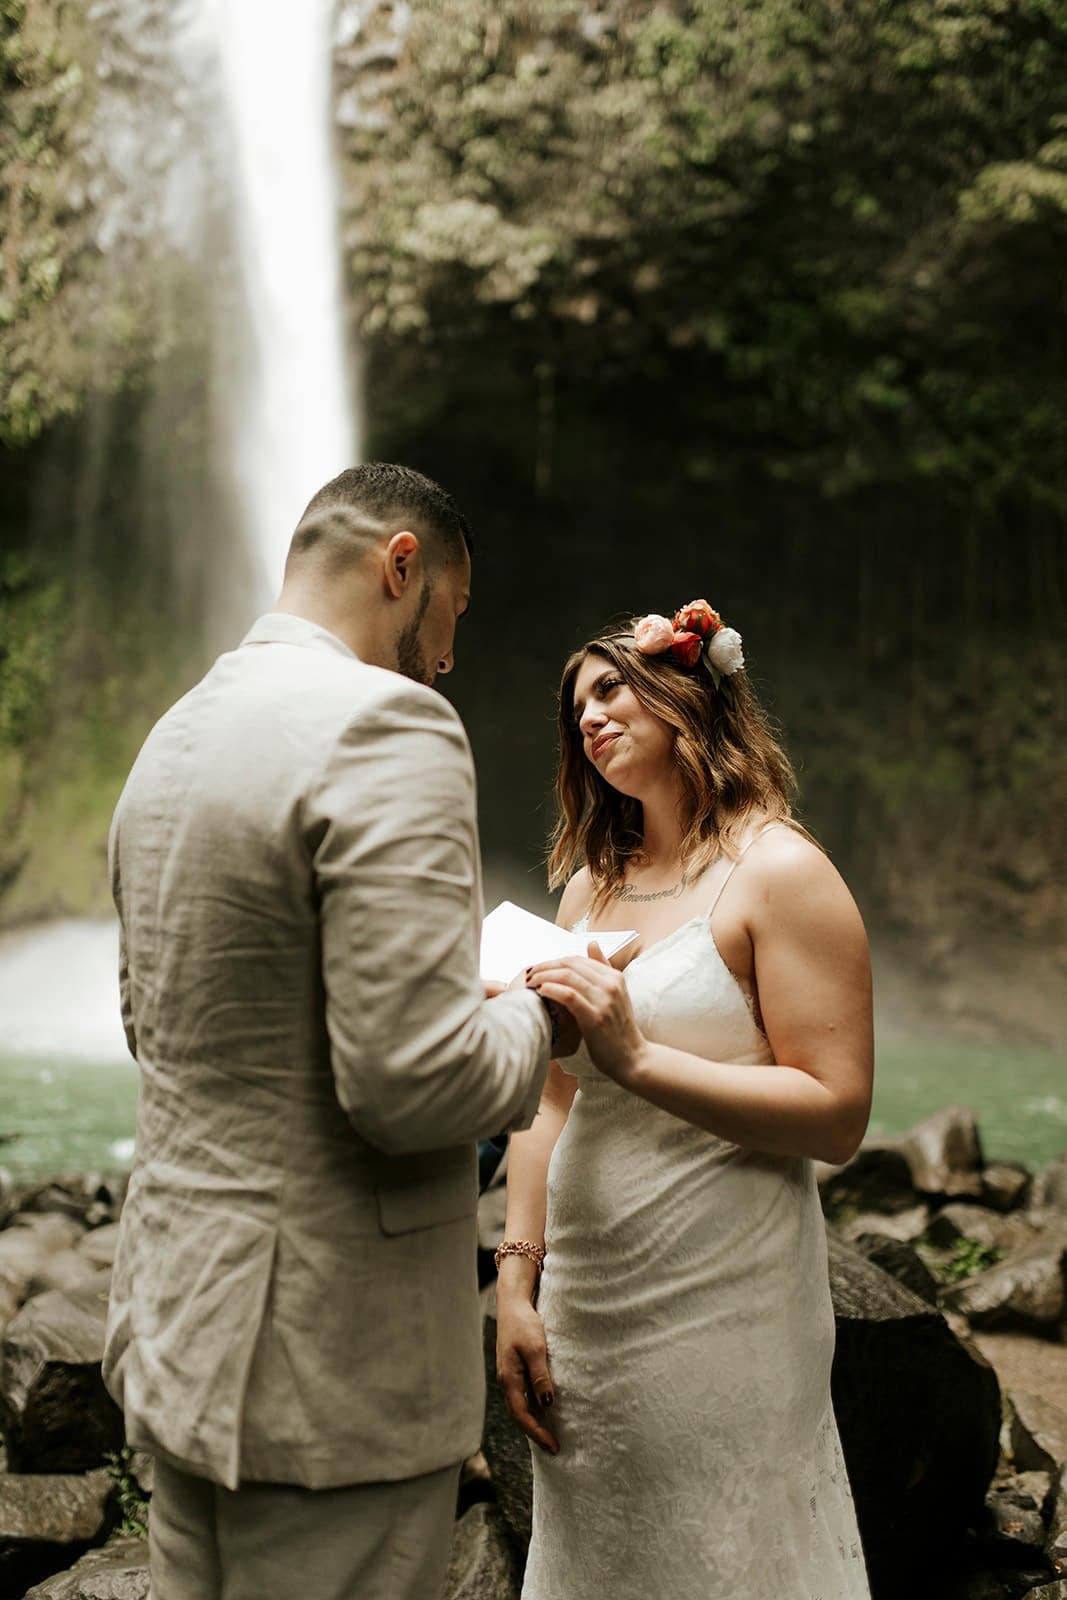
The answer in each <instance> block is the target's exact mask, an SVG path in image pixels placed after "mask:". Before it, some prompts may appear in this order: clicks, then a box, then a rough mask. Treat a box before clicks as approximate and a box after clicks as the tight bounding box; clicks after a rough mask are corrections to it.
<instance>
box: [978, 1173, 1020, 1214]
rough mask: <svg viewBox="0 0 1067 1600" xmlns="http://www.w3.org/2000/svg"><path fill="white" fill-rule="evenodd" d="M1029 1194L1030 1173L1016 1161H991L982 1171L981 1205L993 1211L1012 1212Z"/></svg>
mask: <svg viewBox="0 0 1067 1600" xmlns="http://www.w3.org/2000/svg"><path fill="white" fill-rule="evenodd" d="M1029 1194H1030V1173H1029V1172H1028V1170H1027V1169H1026V1167H1024V1166H1023V1165H1022V1163H1021V1162H1017V1161H992V1162H990V1163H989V1165H988V1166H987V1167H984V1168H983V1170H982V1204H983V1205H987V1206H991V1207H992V1209H993V1210H994V1211H1014V1210H1015V1209H1016V1208H1017V1207H1018V1206H1024V1205H1025V1204H1026V1202H1027V1199H1028V1198H1029Z"/></svg>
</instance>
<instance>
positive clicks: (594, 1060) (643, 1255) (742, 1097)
mask: <svg viewBox="0 0 1067 1600" xmlns="http://www.w3.org/2000/svg"><path fill="white" fill-rule="evenodd" d="M743 667H744V660H743V657H742V654H741V640H740V637H739V636H738V634H737V633H736V632H734V630H733V629H732V628H725V627H723V625H722V621H721V619H720V617H719V616H718V614H717V613H716V612H715V611H713V610H712V608H711V607H710V606H709V605H708V604H707V602H706V601H703V600H700V601H694V602H693V603H692V604H691V605H689V606H686V607H684V608H683V609H682V610H681V611H680V612H678V613H677V614H676V616H675V617H674V618H673V620H668V619H667V618H665V617H661V616H647V617H643V618H641V619H639V620H638V621H637V622H636V623H635V624H634V625H633V626H632V627H629V628H625V629H619V630H617V631H610V632H606V633H604V634H603V635H601V636H600V637H599V638H597V639H595V640H593V641H592V642H591V643H590V644H587V645H586V646H585V647H584V648H583V649H582V650H579V651H578V652H577V653H576V654H575V655H573V656H572V657H571V659H570V660H569V661H568V662H567V664H566V667H565V668H564V672H563V681H562V686H561V692H560V767H559V776H558V802H559V821H558V823H557V828H556V834H555V839H554V848H553V851H552V857H551V880H552V884H553V887H555V885H556V884H558V883H560V882H562V881H563V880H564V879H566V878H568V877H569V882H567V887H566V890H565V892H564V895H563V898H562V900H561V903H560V908H559V919H558V920H559V921H560V922H561V923H562V924H564V925H566V926H568V927H575V928H577V929H580V930H588V931H589V932H590V933H595V932H596V931H597V929H604V930H608V929H611V928H619V927H627V928H636V929H637V930H638V940H637V941H636V942H635V944H632V945H630V946H628V947H627V948H626V949H625V950H624V951H622V952H620V954H619V956H618V957H617V958H616V965H611V964H609V963H607V962H606V961H605V960H604V959H603V957H602V955H601V954H600V952H599V949H598V948H597V947H595V946H594V947H593V948H592V949H591V952H590V956H589V958H588V959H585V958H571V959H569V960H564V961H558V962H555V963H545V964H542V965H541V966H538V967H534V968H532V969H531V970H530V972H529V973H528V975H527V980H526V981H527V982H528V983H530V984H531V985H532V987H533V988H535V989H536V990H537V991H538V993H539V994H541V995H542V996H543V997H544V998H545V999H546V1000H548V1001H550V1002H555V1003H556V1004H558V1005H560V1006H564V1007H566V1008H567V1010H568V1011H570V1013H571V1014H572V1016H573V1017H574V1019H575V1020H576V1022H577V1023H578V1026H579V1027H580V1029H581V1032H582V1035H583V1041H584V1042H583V1045H582V1047H581V1049H580V1050H579V1052H578V1053H577V1055H575V1056H572V1057H571V1058H570V1059H569V1060H568V1062H567V1071H564V1070H563V1069H562V1068H561V1067H560V1066H559V1065H558V1064H557V1063H555V1062H553V1064H552V1066H551V1068H550V1075H549V1078H548V1080H547V1082H546V1087H545V1090H544V1094H543V1097H542V1100H541V1106H540V1111H539V1113H538V1116H537V1118H536V1120H535V1122H534V1124H533V1126H532V1128H530V1129H529V1130H528V1131H527V1132H525V1133H522V1134H517V1135H513V1136H512V1138H511V1142H510V1149H509V1157H508V1195H507V1224H506V1236H505V1242H504V1244H503V1245H502V1246H501V1249H500V1251H498V1267H499V1280H498V1289H497V1307H498V1340H499V1342H498V1352H497V1365H498V1375H499V1378H500V1382H501V1384H502V1386H503V1388H504V1391H505V1395H506V1398H507V1402H508V1407H509V1410H510V1412H511V1414H512V1416H513V1417H514V1419H515V1421H516V1422H517V1423H518V1425H519V1426H520V1427H521V1428H522V1429H523V1430H524V1431H525V1432H526V1433H527V1434H528V1435H529V1436H530V1438H531V1439H532V1440H533V1442H534V1444H535V1445H536V1446H538V1447H539V1448H537V1449H535V1450H534V1452H533V1454H534V1486H533V1487H534V1511H533V1537H532V1541H531V1545H530V1553H529V1560H528V1565H527V1571H526V1581H525V1585H524V1588H523V1591H522V1592H523V1600H601V1597H602V1596H603V1595H605V1594H609V1595H611V1596H612V1597H613V1600H652V1597H656V1596H660V1595H663V1596H667V1595H669V1596H670V1597H671V1600H737V1597H738V1596H742V1595H744V1596H752V1597H753V1600H755V1597H757V1596H758V1597H760V1600H764V1597H766V1600H772V1597H773V1600H866V1597H867V1596H868V1594H869V1590H868V1585H867V1575H866V1568H865V1564H864V1558H863V1552H862V1548H861V1545H860V1539H859V1534H858V1530H857V1525H856V1518H855V1511H854V1507H853V1502H852V1495H851V1491H850V1488H849V1483H848V1477H847V1475H846V1471H845V1466H844V1462H843V1459H842V1455H841V1446H840V1440H839V1437H838V1431H837V1425H836V1422H835V1419H834V1414H833V1409H832V1406H831V1402H830V1363H831V1357H832V1355H833V1347H834V1320H833V1310H832V1307H831V1303H830V1292H829V1284H828V1278H827V1254H826V1237H825V1230H824V1224H823V1218H822V1213H821V1209H820V1206H819V1199H818V1193H817V1190H816V1185H815V1177H814V1170H813V1166H812V1162H813V1160H815V1159H819V1160H823V1161H830V1162H835V1163H836V1162H843V1161H845V1160H847V1159H848V1157H849V1156H851V1155H852V1153H853V1152H854V1151H855V1150H856V1148H857V1146H858V1144H859V1142H860V1139H861V1137H862V1135H863V1132H864V1129H865V1127H866V1124H867V1118H868V1115H869V1111H870V1096H871V1079H872V1070H873V1047H872V1025H871V983H870V964H869V957H868V950H867V941H866V937H865V934H864V930H863V924H862V922H861V920H860V916H859V913H858V911H857V909H856V906H855V904H854V902H853V900H852V897H851V895H850V894H849V892H848V890H847V888H846V887H845V885H844V883H843V882H842V880H841V878H840V877H839V876H838V874H837V872H836V870H835V869H834V867H833V866H832V865H831V863H830V861H829V860H828V859H827V857H826V856H825V855H824V853H823V852H822V851H821V849H820V848H819V847H818V845H816V844H815V843H814V841H813V840H812V839H811V837H810V836H809V835H808V834H807V833H806V832H805V830H804V829H803V828H802V827H800V825H799V824H798V823H796V822H795V821H793V820H792V818H791V815H790V800H791V797H792V794H793V791H794V788H795V780H794V777H793V773H792V769H791V767H790V764H789V761H788V758H787V757H786V755H785V753H784V752H783V750H782V749H781V748H780V746H779V745H778V744H777V742H776V741H775V738H774V736H773V733H772V731H771V728H770V724H769V722H768V719H767V717H766V715H765V713H764V712H763V710H762V708H761V707H760V705H759V702H758V700H757V699H756V696H755V694H754V692H753V690H752V687H751V685H750V684H749V682H748V679H747V677H746V675H745V673H744V671H743ZM576 868H577V869H578V870H575V869H576ZM572 874H573V875H572ZM542 1265H543V1271H542Z"/></svg>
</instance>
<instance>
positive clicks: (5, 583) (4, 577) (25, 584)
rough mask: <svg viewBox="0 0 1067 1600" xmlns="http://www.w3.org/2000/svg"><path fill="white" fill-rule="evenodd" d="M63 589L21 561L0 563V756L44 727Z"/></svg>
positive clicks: (58, 657)
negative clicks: (0, 751)
mask: <svg viewBox="0 0 1067 1600" xmlns="http://www.w3.org/2000/svg"><path fill="white" fill-rule="evenodd" d="M66 606H67V594H66V585H65V584H64V583H63V582H62V581H61V580H60V579H57V578H51V579H44V578H41V577H40V576H39V575H35V574H34V571H33V569H32V567H31V565H30V563H29V561H28V560H27V559H26V558H25V557H21V556H10V557H8V558H7V559H6V560H5V561H3V562H2V563H0V750H2V749H3V747H4V746H8V747H10V748H13V749H17V748H19V747H21V746H23V745H25V744H27V743H28V742H29V741H30V740H31V739H32V738H33V736H34V734H35V733H36V732H38V731H39V730H40V729H41V728H42V726H44V725H45V724H46V723H47V719H48V714H49V709H50V706H51V699H52V694H53V690H54V687H55V683H56V679H57V677H58V675H59V669H60V665H61V662H62V656H63V643H64V638H65V631H66V629H65V621H66V619H65V612H66Z"/></svg>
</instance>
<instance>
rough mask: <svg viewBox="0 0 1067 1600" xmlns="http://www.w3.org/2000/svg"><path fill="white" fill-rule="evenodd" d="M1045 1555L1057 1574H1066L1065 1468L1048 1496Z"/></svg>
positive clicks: (1066, 1481)
mask: <svg viewBox="0 0 1067 1600" xmlns="http://www.w3.org/2000/svg"><path fill="white" fill-rule="evenodd" d="M1045 1554H1046V1555H1047V1556H1048V1558H1049V1560H1050V1561H1051V1563H1052V1567H1053V1570H1054V1571H1055V1572H1057V1573H1067V1467H1065V1468H1064V1469H1063V1471H1062V1472H1061V1473H1060V1474H1059V1476H1058V1477H1057V1478H1055V1479H1054V1481H1053V1485H1052V1491H1051V1493H1050V1495H1049V1516H1048V1536H1047V1538H1046V1540H1045Z"/></svg>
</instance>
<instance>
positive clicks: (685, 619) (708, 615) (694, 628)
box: [674, 600, 722, 639]
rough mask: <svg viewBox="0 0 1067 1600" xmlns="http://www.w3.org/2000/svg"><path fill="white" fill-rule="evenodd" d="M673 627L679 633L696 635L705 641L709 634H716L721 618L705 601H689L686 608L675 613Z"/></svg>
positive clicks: (720, 624)
mask: <svg viewBox="0 0 1067 1600" xmlns="http://www.w3.org/2000/svg"><path fill="white" fill-rule="evenodd" d="M674 626H675V628H676V629H677V630H678V632H679V633H696V634H699V635H700V637H701V638H702V639H706V638H707V636H708V634H709V633H718V631H719V629H720V628H721V627H722V618H721V617H720V616H719V613H718V612H717V611H714V610H713V609H712V608H711V606H709V605H708V602H707V601H706V600H690V602H689V604H688V605H687V606H683V607H682V609H681V610H680V611H676V612H675V614H674Z"/></svg>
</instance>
